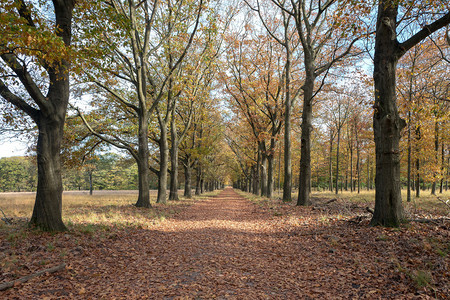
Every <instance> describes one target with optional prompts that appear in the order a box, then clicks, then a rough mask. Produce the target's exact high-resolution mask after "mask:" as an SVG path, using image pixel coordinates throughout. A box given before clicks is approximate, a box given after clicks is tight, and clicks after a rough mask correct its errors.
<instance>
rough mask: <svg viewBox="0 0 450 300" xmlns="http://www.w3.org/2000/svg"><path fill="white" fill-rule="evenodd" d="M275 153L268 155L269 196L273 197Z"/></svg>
mask: <svg viewBox="0 0 450 300" xmlns="http://www.w3.org/2000/svg"><path fill="white" fill-rule="evenodd" d="M273 161H274V158H273V154H269V155H268V156H267V194H266V196H267V198H272V196H273V170H274V166H273Z"/></svg>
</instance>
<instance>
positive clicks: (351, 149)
mask: <svg viewBox="0 0 450 300" xmlns="http://www.w3.org/2000/svg"><path fill="white" fill-rule="evenodd" d="M348 127H349V126H347V128H348ZM350 131H351V130H350ZM348 146H349V148H350V149H349V150H350V192H353V191H354V190H355V187H354V186H353V137H352V135H351V133H350V143H349V145H348Z"/></svg>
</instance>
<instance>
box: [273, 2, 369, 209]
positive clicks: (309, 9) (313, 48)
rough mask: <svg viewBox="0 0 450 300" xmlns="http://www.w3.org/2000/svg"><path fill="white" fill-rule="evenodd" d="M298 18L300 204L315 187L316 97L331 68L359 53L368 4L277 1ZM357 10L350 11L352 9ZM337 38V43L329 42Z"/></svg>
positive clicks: (308, 199)
mask: <svg viewBox="0 0 450 300" xmlns="http://www.w3.org/2000/svg"><path fill="white" fill-rule="evenodd" d="M273 2H274V3H275V4H276V5H277V6H278V7H280V9H282V10H283V11H285V12H286V13H288V14H290V15H291V16H292V17H293V18H294V20H295V25H296V29H297V33H298V36H299V39H300V45H301V46H302V50H303V63H304V74H305V75H304V76H305V80H304V83H303V85H302V89H303V108H302V125H301V128H302V132H301V158H300V176H299V193H298V200H297V205H309V204H310V186H311V131H312V117H313V109H312V108H313V100H314V97H315V96H316V95H317V93H318V92H319V91H320V90H321V88H322V86H323V83H324V82H325V79H326V77H327V74H328V72H329V70H330V69H331V68H332V67H333V66H334V65H335V64H337V63H338V62H340V61H342V60H343V59H344V58H345V57H346V56H349V55H351V54H356V52H358V51H356V52H355V50H354V47H353V45H354V44H355V42H356V41H357V40H358V39H359V38H360V37H361V30H364V29H363V27H362V24H361V23H362V22H361V19H362V16H361V18H352V16H353V17H354V16H356V15H357V14H355V13H354V12H355V11H359V12H360V13H361V14H362V15H364V14H366V13H368V8H367V7H366V6H365V3H360V2H358V3H355V2H352V1H335V0H327V1H321V0H319V1H313V0H311V1H306V0H299V1H290V3H289V5H288V3H285V2H282V1H278V0H275V1H273ZM350 7H351V9H352V10H353V12H352V13H350V12H349V11H346V10H349V9H350ZM329 41H333V43H329ZM320 77H322V84H321V85H320V86H319V87H318V88H317V89H315V83H316V80H317V79H318V78H320Z"/></svg>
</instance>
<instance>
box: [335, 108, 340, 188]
mask: <svg viewBox="0 0 450 300" xmlns="http://www.w3.org/2000/svg"><path fill="white" fill-rule="evenodd" d="M339 109H340V107H339ZM339 118H340V113H339ZM340 123H341V120H340V119H339V123H338V124H340ZM340 141H341V126H340V125H339V127H338V132H337V144H336V191H335V194H336V195H337V194H338V192H339V146H340Z"/></svg>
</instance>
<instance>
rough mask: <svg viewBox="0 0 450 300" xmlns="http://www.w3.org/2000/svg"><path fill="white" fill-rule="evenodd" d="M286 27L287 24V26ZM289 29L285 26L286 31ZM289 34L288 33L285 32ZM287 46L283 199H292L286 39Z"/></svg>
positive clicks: (289, 66) (288, 62) (289, 81)
mask: <svg viewBox="0 0 450 300" xmlns="http://www.w3.org/2000/svg"><path fill="white" fill-rule="evenodd" d="M285 27H286V26H285ZM286 30H287V29H286V28H285V31H286ZM285 36H287V34H285ZM285 44H286V45H285V46H286V47H285V48H286V69H285V72H286V88H285V89H286V99H285V104H284V105H285V108H284V181H283V201H285V202H291V201H292V151H291V110H292V108H291V92H290V85H291V50H290V48H289V42H288V41H285Z"/></svg>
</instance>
